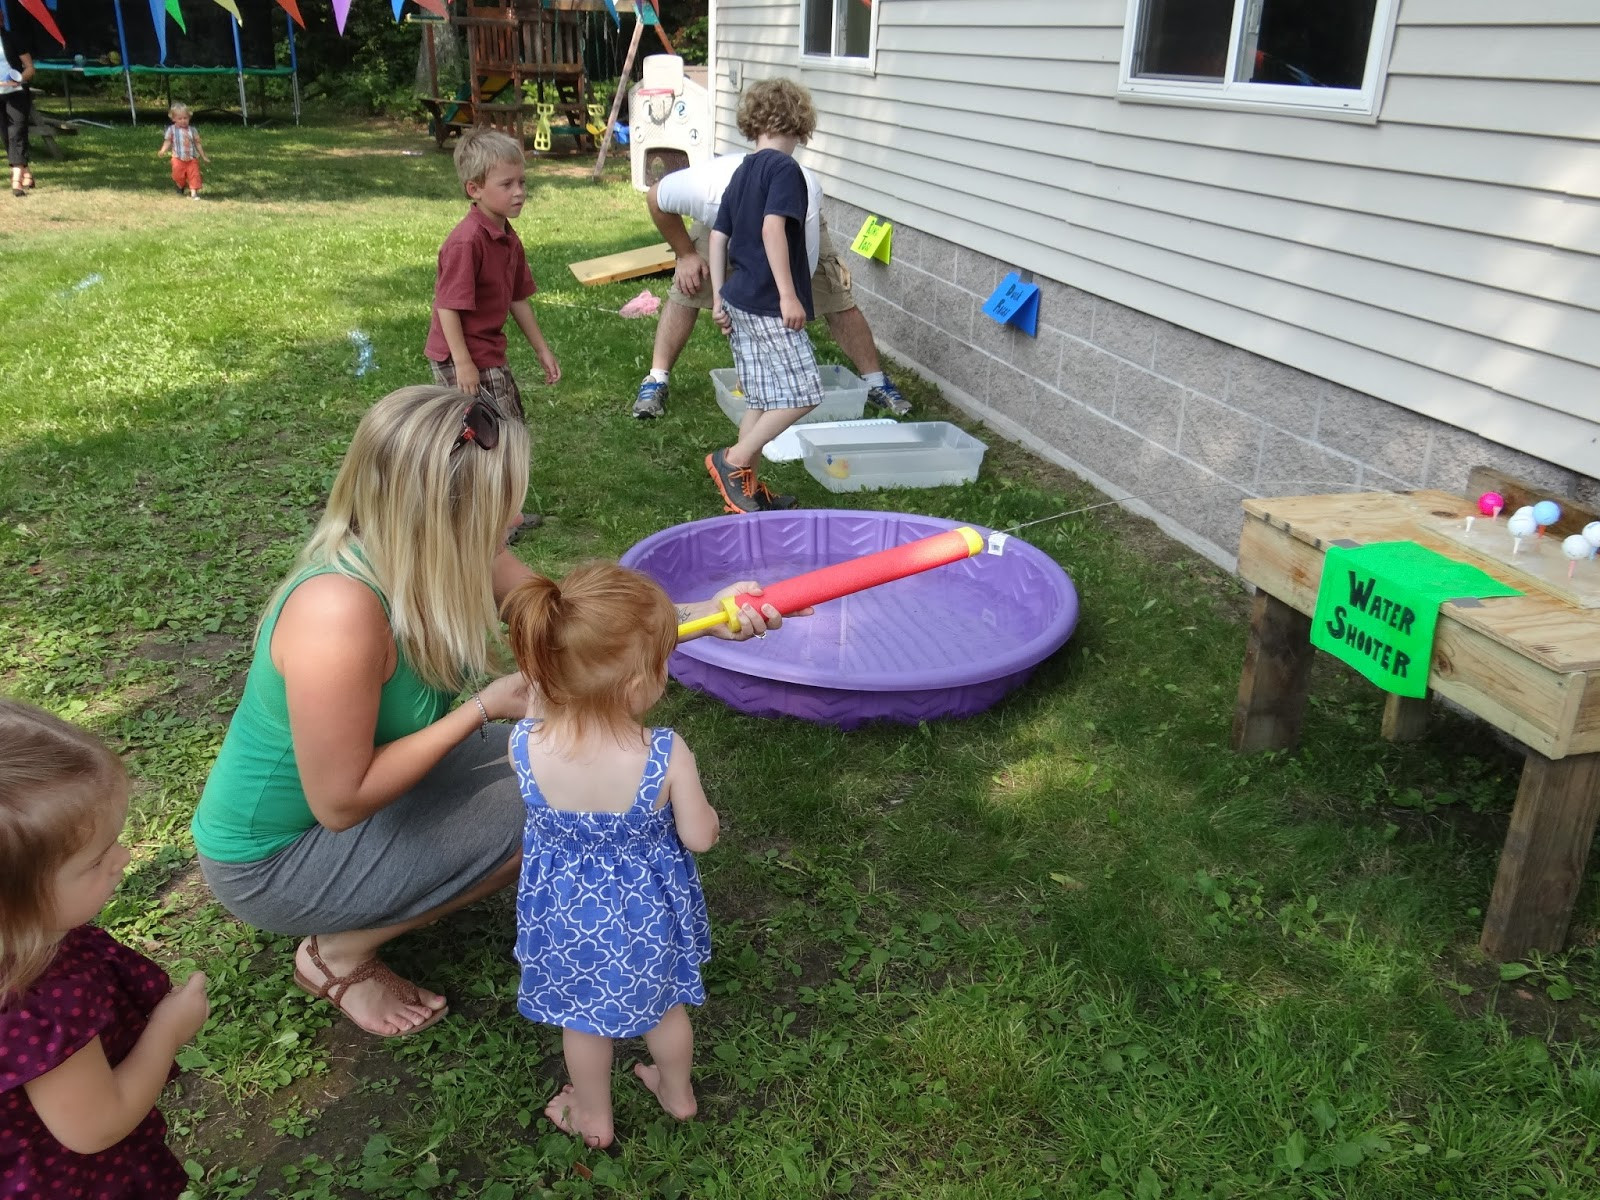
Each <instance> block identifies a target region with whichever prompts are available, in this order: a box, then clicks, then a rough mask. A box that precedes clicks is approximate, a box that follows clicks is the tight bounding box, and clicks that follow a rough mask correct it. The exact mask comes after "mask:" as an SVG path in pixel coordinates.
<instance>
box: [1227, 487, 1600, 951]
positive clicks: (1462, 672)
mask: <svg viewBox="0 0 1600 1200" xmlns="http://www.w3.org/2000/svg"><path fill="white" fill-rule="evenodd" d="M1244 508H1245V514H1246V516H1245V523H1244V531H1243V533H1242V534H1241V535H1240V543H1239V574H1240V575H1241V576H1243V577H1244V578H1245V579H1246V580H1247V581H1248V582H1250V583H1252V584H1254V585H1255V587H1256V589H1257V590H1256V596H1255V605H1254V610H1253V613H1252V616H1251V622H1250V637H1249V644H1248V646H1247V649H1246V652H1245V662H1244V672H1243V674H1242V675H1241V677H1240V679H1239V699H1238V704H1237V706H1236V707H1235V709H1234V723H1233V748H1234V749H1235V750H1237V751H1240V752H1242V753H1247V752H1252V751H1257V750H1266V749H1280V748H1287V747H1290V746H1293V745H1294V744H1295V743H1296V742H1297V741H1298V740H1299V737H1300V724H1301V718H1302V715H1303V713H1304V709H1305V702H1306V695H1307V688H1308V685H1309V681H1310V672H1311V662H1312V655H1313V650H1312V647H1311V643H1310V640H1309V639H1310V632H1311V613H1312V612H1313V611H1314V610H1315V608H1316V602H1317V589H1318V586H1319V585H1320V583H1321V580H1322V566H1323V558H1324V553H1325V551H1326V549H1327V547H1328V546H1329V545H1361V544H1366V543H1368V542H1379V541H1414V542H1419V543H1421V544H1423V545H1425V546H1429V547H1430V548H1432V549H1434V550H1438V551H1440V552H1441V553H1445V554H1448V555H1450V556H1451V557H1456V558H1468V559H1469V560H1470V561H1473V562H1474V564H1475V565H1477V566H1480V567H1482V568H1483V569H1484V570H1486V571H1487V572H1488V573H1489V574H1490V575H1493V576H1494V577H1495V578H1497V579H1501V580H1503V581H1505V582H1506V583H1509V584H1511V585H1512V586H1514V587H1520V588H1523V589H1524V594H1523V595H1520V596H1505V597H1499V598H1495V599H1486V600H1482V601H1479V600H1470V599H1469V600H1459V601H1450V602H1448V603H1446V604H1444V605H1442V606H1441V607H1440V611H1439V624H1438V629H1437V632H1436V634H1435V638H1434V647H1433V659H1432V661H1431V663H1430V664H1429V671H1428V687H1429V690H1430V691H1431V692H1433V693H1437V694H1438V695H1440V696H1443V697H1446V698H1448V699H1450V700H1452V701H1454V702H1455V703H1456V704H1458V705H1460V706H1461V707H1462V708H1464V709H1466V710H1467V711H1468V712H1471V713H1473V714H1475V715H1476V716H1478V717H1481V718H1482V719H1483V720H1485V721H1487V722H1488V723H1489V724H1491V725H1493V726H1494V727H1495V728H1497V729H1500V730H1503V731H1504V732H1505V733H1507V734H1509V735H1510V736H1511V737H1513V738H1515V739H1516V740H1517V741H1518V742H1519V743H1521V745H1522V747H1523V749H1524V751H1525V753H1526V759H1525V762H1524V766H1523V770H1522V780H1521V785H1520V787H1519V788H1518V791H1517V799H1516V805H1515V807H1514V808H1513V809H1512V813H1511V825H1510V828H1509V829H1508V830H1507V832H1506V841H1505V846H1504V848H1503V849H1502V850H1501V853H1500V867H1499V872H1498V874H1497V875H1496V877H1495V883H1494V892H1493V894H1492V896H1491V897H1490V900H1489V907H1488V910H1487V915H1486V916H1485V918H1484V923H1483V935H1482V938H1481V942H1480V944H1481V946H1482V948H1483V950H1484V952H1485V953H1486V954H1488V955H1489V956H1490V957H1491V958H1494V959H1498V960H1505V959H1512V958H1521V957H1523V956H1525V955H1526V954H1527V953H1528V952H1529V951H1531V950H1541V951H1555V950H1559V949H1560V948H1561V946H1562V943H1563V942H1564V941H1565V939H1566V934H1567V922H1568V920H1569V919H1570V917H1571V915H1572V906H1573V902H1574V901H1575V900H1576V898H1577V894H1578V889H1579V887H1580V885H1581V884H1582V882H1583V877H1584V866H1585V864H1586V862H1587V860H1588V856H1589V848H1590V843H1591V842H1592V841H1593V838H1594V831H1595V823H1596V818H1597V817H1600V608H1584V607H1579V606H1578V605H1577V604H1576V603H1569V602H1567V601H1565V600H1563V599H1562V598H1560V597H1558V596H1556V595H1552V594H1550V593H1549V592H1547V591H1543V590H1540V589H1537V588H1534V587H1530V586H1528V581H1527V579H1526V578H1521V577H1519V572H1518V571H1517V570H1515V569H1513V568H1511V567H1508V566H1505V565H1503V564H1498V563H1491V562H1489V561H1486V560H1483V559H1480V558H1477V557H1474V556H1472V555H1468V554H1463V553H1462V552H1461V549H1460V547H1459V546H1458V545H1457V544H1455V543H1454V542H1453V541H1452V540H1451V538H1449V537H1445V536H1442V535H1441V534H1440V533H1439V529H1440V527H1441V524H1442V523H1444V522H1448V521H1464V519H1465V518H1466V517H1468V516H1471V515H1474V514H1476V512H1477V508H1476V505H1475V504H1474V503H1472V502H1470V501H1467V500H1464V499H1462V498H1461V497H1460V496H1453V495H1450V494H1449V493H1446V492H1436V491H1423V492H1411V493H1407V494H1404V495H1397V494H1394V493H1387V492H1385V493H1372V494H1362V495H1354V496H1350V495H1343V496H1294V497H1286V498H1280V499H1259V500H1247V501H1245V505H1244ZM1583 565H1584V567H1585V568H1587V569H1590V570H1593V569H1595V568H1594V565H1593V564H1588V563H1585V564H1583ZM1427 708H1428V701H1427V700H1426V699H1420V700H1418V699H1407V698H1404V697H1400V696H1395V695H1391V696H1389V698H1388V703H1387V706H1386V708H1385V710H1384V719H1383V735H1384V736H1385V737H1388V738H1391V739H1394V740H1400V739H1403V738H1406V737H1414V736H1416V735H1417V734H1418V733H1420V731H1421V729H1422V727H1423V725H1424V723H1425V719H1426V714H1427Z"/></svg>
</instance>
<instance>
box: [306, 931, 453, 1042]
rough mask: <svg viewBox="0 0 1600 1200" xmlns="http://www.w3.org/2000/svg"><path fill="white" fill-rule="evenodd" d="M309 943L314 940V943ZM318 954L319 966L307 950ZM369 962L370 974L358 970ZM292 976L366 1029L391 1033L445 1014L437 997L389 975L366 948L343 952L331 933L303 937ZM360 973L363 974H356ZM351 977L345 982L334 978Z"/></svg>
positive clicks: (413, 1028)
mask: <svg viewBox="0 0 1600 1200" xmlns="http://www.w3.org/2000/svg"><path fill="white" fill-rule="evenodd" d="M313 943H316V944H315V945H314V944H313ZM314 954H315V955H317V957H320V958H321V960H322V961H321V964H320V965H319V964H318V962H317V959H316V958H314V957H313V955H314ZM369 963H370V964H372V965H373V968H374V969H373V970H372V971H371V972H370V973H367V972H365V971H364V969H365V968H366V967H367V964H369ZM294 971H295V981H296V982H297V983H299V984H300V986H301V987H302V988H305V989H306V990H307V991H311V992H313V993H319V992H325V993H327V995H326V996H325V998H326V999H328V1000H330V1001H332V1002H333V1004H334V1007H336V1008H338V1009H339V1011H340V1012H342V1013H344V1015H345V1016H347V1017H349V1018H350V1019H351V1020H352V1021H354V1022H355V1023H356V1024H357V1025H358V1026H359V1027H360V1028H362V1029H364V1030H366V1031H367V1032H368V1033H375V1034H378V1035H379V1036H381V1037H395V1036H398V1035H400V1034H404V1033H414V1032H415V1031H416V1030H418V1029H420V1028H421V1027H423V1026H425V1025H431V1024H433V1022H435V1021H437V1020H438V1019H439V1018H440V1017H442V1016H443V1015H444V1013H445V1009H446V1002H445V998H444V997H443V996H440V995H438V994H437V993H434V992H430V991H427V990H426V989H424V988H419V987H417V986H416V985H415V984H411V983H408V982H406V981H405V980H403V979H401V978H400V977H399V976H397V975H395V974H394V972H392V971H390V970H389V968H388V967H386V966H384V965H383V964H382V963H380V962H378V961H377V960H376V959H375V958H373V957H372V955H371V954H370V953H366V954H364V955H363V954H356V955H351V954H346V953H342V952H341V951H340V948H339V938H338V936H337V935H333V936H329V937H324V938H322V939H320V942H318V939H315V938H306V939H305V940H303V941H302V942H301V943H300V946H299V948H298V949H296V950H295V954H294ZM364 973H365V978H359V977H360V976H362V975H363V974H364ZM351 977H357V978H355V980H354V982H352V983H351V984H350V985H349V986H348V987H344V986H341V985H340V983H339V982H338V981H339V980H342V979H346V978H351Z"/></svg>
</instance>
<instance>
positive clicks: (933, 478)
mask: <svg viewBox="0 0 1600 1200" xmlns="http://www.w3.org/2000/svg"><path fill="white" fill-rule="evenodd" d="M795 436H796V437H797V438H799V439H800V444H801V446H802V448H803V449H804V451H805V454H804V459H805V464H806V470H807V471H809V472H811V477H812V478H813V479H815V480H816V481H817V482H818V483H820V484H821V485H822V486H823V487H825V488H827V489H828V490H829V491H830V492H859V491H863V490H865V489H867V488H888V487H949V486H952V485H955V484H962V483H971V482H972V481H973V480H975V479H976V478H977V477H978V468H979V467H981V466H982V465H983V452H984V451H985V450H987V449H988V447H987V446H986V445H984V443H982V442H980V441H979V440H978V439H977V438H975V437H973V436H972V435H971V434H970V433H968V432H966V430H964V429H960V428H957V427H956V426H954V425H952V424H950V422H948V421H906V422H901V423H899V424H895V425H857V426H849V425H845V426H837V427H834V428H830V429H796V430H795Z"/></svg>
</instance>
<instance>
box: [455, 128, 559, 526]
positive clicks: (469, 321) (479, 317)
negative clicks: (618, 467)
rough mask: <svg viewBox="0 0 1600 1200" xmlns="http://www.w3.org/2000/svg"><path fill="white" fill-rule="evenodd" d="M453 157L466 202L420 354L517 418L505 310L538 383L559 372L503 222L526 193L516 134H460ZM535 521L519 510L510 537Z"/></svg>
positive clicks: (522, 260) (517, 242) (524, 268)
mask: <svg viewBox="0 0 1600 1200" xmlns="http://www.w3.org/2000/svg"><path fill="white" fill-rule="evenodd" d="M455 158H456V175H457V176H458V177H459V178H460V180H461V186H462V187H463V188H465V189H466V193H467V198H468V199H470V200H471V201H472V207H471V208H470V209H469V210H468V211H467V215H466V216H465V217H463V218H462V220H461V223H460V224H458V225H457V226H456V227H455V228H454V229H452V230H451V231H450V236H449V237H447V238H445V240H444V245H442V246H440V247H439V275H438V279H437V281H436V282H435V283H434V288H433V320H432V322H431V323H430V324H429V326H428V344H427V347H426V349H425V351H424V353H426V354H427V356H428V365H429V366H430V367H431V368H432V370H433V378H434V382H435V383H439V384H443V385H444V386H446V387H453V388H457V389H459V390H461V391H463V392H466V393H467V395H469V396H476V395H481V396H486V397H488V398H489V399H491V400H493V401H494V402H495V403H496V404H497V405H498V406H499V408H500V410H501V411H502V412H504V413H506V414H508V415H509V414H512V413H515V414H516V415H517V416H519V417H521V416H523V411H522V393H521V392H519V391H518V390H517V381H516V379H515V378H514V377H513V376H512V374H511V368H510V367H509V366H507V365H506V333H505V324H506V314H507V313H508V312H509V313H510V314H511V315H512V316H513V317H515V318H516V321H517V327H518V328H519V329H521V330H522V334H523V336H524V337H526V338H527V339H528V345H530V346H532V347H533V352H534V353H535V354H537V355H538V356H539V365H540V366H541V367H543V368H544V381H545V383H547V384H553V383H555V382H556V381H557V380H558V379H560V378H561V364H560V363H559V362H557V361H556V356H555V354H554V353H553V352H552V351H551V349H550V344H549V343H548V342H546V341H545V340H544V334H543V333H542V332H540V330H539V321H538V318H536V317H535V316H534V315H533V306H532V305H531V304H529V303H528V297H529V296H531V295H533V293H534V292H535V291H537V290H538V288H537V285H535V283H534V282H533V275H532V273H531V272H530V271H529V270H528V256H527V255H526V254H525V253H524V252H523V249H522V240H521V239H520V238H518V237H517V233H516V230H514V229H512V228H511V224H510V219H511V218H512V217H515V216H517V215H518V214H519V213H521V212H522V205H523V201H525V200H526V199H527V196H528V183H527V166H526V158H525V156H524V154H523V152H522V147H521V146H520V145H519V144H518V143H517V141H516V139H515V138H512V137H510V136H509V135H507V134H504V133H500V132H498V131H496V130H493V129H469V130H467V132H465V133H463V134H462V135H461V140H460V142H459V143H458V144H457V145H456V155H455ZM538 523H539V518H538V517H537V515H535V514H532V513H524V514H522V521H521V522H520V524H519V525H518V526H515V527H513V528H512V530H511V535H512V536H513V537H515V535H516V534H517V533H518V532H520V530H521V529H526V528H529V527H531V526H533V525H536V524H538Z"/></svg>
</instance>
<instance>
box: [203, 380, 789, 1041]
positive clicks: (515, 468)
mask: <svg viewBox="0 0 1600 1200" xmlns="http://www.w3.org/2000/svg"><path fill="white" fill-rule="evenodd" d="M527 488H528V434H527V428H526V426H524V425H523V423H522V422H521V421H518V420H510V419H507V414H505V413H503V412H502V411H501V410H500V409H499V408H497V407H496V406H495V405H494V403H492V402H491V401H488V400H485V399H472V398H470V397H468V396H466V395H464V394H462V393H460V392H457V391H455V390H453V389H450V388H442V387H409V388H402V389H401V390H399V391H397V392H393V393H391V394H390V395H388V396H385V397H384V398H383V399H382V400H380V401H378V402H377V403H376V404H375V405H373V407H372V409H371V410H370V411H369V412H368V413H367V414H366V416H365V417H363V418H362V420H361V424H360V425H359V426H358V427H357V429H356V433H355V437H354V438H353V439H352V441H351V443H350V449H349V452H348V453H347V454H346V455H345V460H344V464H343V466H342V467H341V468H340V470H339V475H338V478H336V479H335V480H334V484H333V491H332V493H331V494H330V495H329V497H328V505H327V510H326V511H325V512H324V514H323V517H322V520H321V521H320V522H319V523H318V524H317V527H316V529H315V530H314V531H313V532H312V535H311V539H310V541H309V542H307V543H306V546H305V548H304V549H303V550H302V551H301V553H300V556H299V558H298V559H297V560H296V562H295V564H294V567H293V568H292V569H291V570H290V572H289V575H288V577H287V578H286V579H285V580H284V582H283V584H282V585H281V586H280V587H279V588H278V590H277V592H276V593H275V594H274V595H273V597H272V599H271V600H270V601H269V602H268V604H267V607H266V610H265V612H264V613H263V615H262V618H261V622H260V625H259V626H258V627H257V630H256V642H255V657H254V659H253V660H252V662H251V664H250V672H249V675H248V676H247V677H246V679H245V685H244V694H243V695H242V696H241V697H240V701H239V708H238V711H237V712H236V713H235V715H234V718H233V723H232V724H231V725H230V726H229V728H228V735H227V737H226V738H225V739H224V741H223V744H222V751H221V753H220V755H219V756H218V758H217V763H216V766H215V767H214V768H213V769H212V772H211V777H210V778H209V779H208V780H207V781H206V787H205V792H204V794H203V795H202V796H201V798H200V805H199V808H198V809H197V810H196V812H195V816H194V822H193V825H192V828H193V831H194V841H195V846H196V847H197V848H198V850H199V852H200V868H201V870H202V871H203V872H204V874H205V877H206V882H207V883H208V884H209V885H210V886H211V890H212V891H213V892H214V893H215V894H216V896H217V899H218V900H220V901H221V902H222V904H223V905H224V906H225V907H226V908H227V909H228V911H229V912H231V913H233V914H234V916H236V917H238V918H239V919H240V920H241V921H244V922H246V923H247V924H250V925H253V926H255V927H257V928H259V929H265V930H268V931H270V932H273V933H287V934H298V935H302V936H303V940H302V941H301V943H300V945H299V947H298V948H297V949H296V951H295V961H294V979H295V982H296V983H297V984H298V985H299V986H300V987H302V988H303V989H305V990H306V991H308V992H310V993H311V994H312V995H315V996H318V997H323V998H326V999H328V1000H330V1001H332V1002H333V1004H334V1005H335V1006H336V1007H337V1008H339V1010H340V1011H342V1012H343V1013H344V1014H345V1015H346V1016H348V1017H349V1018H350V1019H351V1020H353V1021H354V1022H355V1023H356V1024H357V1025H359V1026H360V1027H361V1028H362V1029H365V1030H367V1031H369V1032H371V1033H377V1034H383V1035H385V1036H394V1035H397V1034H404V1033H411V1032H414V1031H416V1030H418V1029H422V1028H425V1027H426V1026H428V1025H431V1024H433V1023H434V1022H435V1021H437V1020H438V1019H439V1018H440V1017H442V1016H443V1015H444V1013H445V1011H446V1003H445V999H444V997H442V996H439V995H437V994H435V993H433V992H430V991H427V990H425V989H422V988H419V987H417V986H415V985H414V984H412V983H409V982H407V981H405V980H402V979H401V978H399V977H398V976H397V975H395V974H394V972H392V971H391V970H389V968H388V967H386V966H384V964H383V963H382V962H380V961H379V960H378V958H377V957H376V953H377V950H378V948H379V947H380V946H382V945H383V944H384V943H385V942H387V941H389V940H390V939H391V938H394V937H397V936H399V935H400V934H402V933H405V932H406V931H408V930H411V929H415V928H417V927H419V926H421V925H426V924H428V923H429V922H431V921H433V920H435V919H437V918H438V917H440V916H442V915H444V914H445V913H447V912H450V911H452V910H453V909H457V908H460V907H461V906H463V905H465V904H470V903H471V902H472V901H474V900H477V899H479V898H480V897H483V896H486V895H488V894H489V893H490V892H493V891H496V890H498V889H499V888H502V887H505V886H506V885H507V884H510V883H514V882H515V881H516V878H517V871H518V866H519V863H520V858H521V854H520V851H521V843H522V824H523V814H524V810H523V802H522V798H521V795H520V794H519V791H518V787H517V779H516V775H515V773H514V771H513V770H512V767H511V764H510V762H509V760H508V758H507V755H506V743H507V739H508V737H509V736H510V728H511V727H510V726H509V725H504V724H497V723H496V722H500V721H505V720H517V719H520V718H521V717H522V716H523V715H524V714H525V713H526V712H527V707H528V695H527V691H526V687H525V685H524V683H523V681H522V678H521V676H520V675H517V674H515V673H513V674H508V675H503V676H501V677H499V678H497V679H495V680H494V681H493V682H491V683H489V684H488V685H487V686H485V687H483V688H481V689H480V690H479V691H477V692H475V693H473V694H472V695H471V696H470V697H468V699H467V700H466V701H465V703H462V704H455V703H454V700H455V698H456V697H457V696H458V695H459V694H460V693H461V692H462V691H463V690H464V689H465V688H467V687H469V686H470V685H471V683H472V681H473V680H476V679H481V678H484V677H485V676H487V675H488V674H489V673H490V669H491V667H492V665H493V658H494V652H495V649H496V645H497V643H498V641H499V637H500V632H499V630H500V626H499V617H498V608H497V606H498V604H499V603H500V601H501V600H502V599H503V598H504V596H505V595H506V594H507V593H508V592H510V591H511V589H512V588H514V587H515V586H516V585H517V584H519V583H521V582H523V581H524V580H526V579H529V578H531V577H532V575H533V572H532V571H531V570H529V568H528V567H526V566H524V565H523V564H522V563H521V562H519V561H518V560H517V559H516V558H514V557H513V556H512V555H511V554H510V553H509V552H508V551H507V550H506V549H505V547H504V545H503V542H504V531H505V528H506V526H507V525H508V524H509V523H510V521H511V520H512V519H513V518H514V516H515V514H517V513H518V512H520V511H521V505H522V501H523V500H524V498H525V495H526V492H527ZM741 586H743V585H741ZM716 607H717V605H716V603H715V601H706V602H702V603H697V604H692V605H685V606H682V608H681V616H680V619H687V618H690V617H693V616H695V615H698V614H699V613H701V612H710V611H712V610H713V609H714V608H716ZM764 608H765V610H766V611H765V613H764V614H763V613H758V612H757V611H756V610H755V609H753V608H751V607H750V606H748V605H747V606H746V607H745V608H744V609H743V610H742V611H741V617H742V620H741V623H740V627H739V629H738V630H737V631H731V633H730V636H734V637H740V638H743V637H749V636H752V635H755V634H760V633H764V632H765V631H766V630H767V629H768V628H771V627H775V626H777V625H778V624H779V623H780V620H779V618H778V615H777V613H776V611H775V610H774V609H772V608H771V606H770V605H769V606H764Z"/></svg>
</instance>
